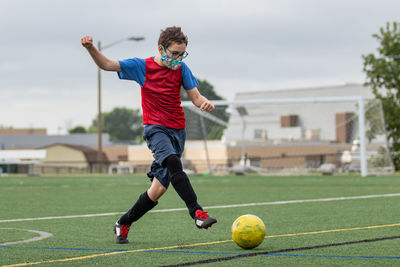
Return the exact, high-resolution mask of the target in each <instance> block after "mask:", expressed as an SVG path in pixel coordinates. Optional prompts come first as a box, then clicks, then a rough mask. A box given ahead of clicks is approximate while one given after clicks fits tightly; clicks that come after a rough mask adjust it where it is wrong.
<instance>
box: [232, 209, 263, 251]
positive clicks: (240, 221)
mask: <svg viewBox="0 0 400 267" xmlns="http://www.w3.org/2000/svg"><path fill="white" fill-rule="evenodd" d="M264 238H265V225H264V223H263V221H262V220H261V219H260V218H258V217H257V216H255V215H251V214H246V215H242V216H240V217H239V218H237V219H236V220H235V221H234V222H233V225H232V239H233V241H235V243H236V244H237V245H238V246H239V247H241V248H245V249H252V248H255V247H257V246H258V245H260V244H261V243H262V242H263V241H264Z"/></svg>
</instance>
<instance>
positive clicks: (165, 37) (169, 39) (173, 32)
mask: <svg viewBox="0 0 400 267" xmlns="http://www.w3.org/2000/svg"><path fill="white" fill-rule="evenodd" d="M173 42H175V43H178V44H185V45H187V44H188V38H187V36H186V35H185V34H184V33H183V32H182V30H181V27H177V26H172V27H168V28H166V29H165V30H161V34H160V37H159V38H158V44H159V45H162V46H164V47H168V46H170V45H171V44H172V43H173Z"/></svg>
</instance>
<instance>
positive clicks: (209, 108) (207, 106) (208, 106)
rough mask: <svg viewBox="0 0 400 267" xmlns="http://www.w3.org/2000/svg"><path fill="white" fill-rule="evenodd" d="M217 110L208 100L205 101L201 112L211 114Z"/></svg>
mask: <svg viewBox="0 0 400 267" xmlns="http://www.w3.org/2000/svg"><path fill="white" fill-rule="evenodd" d="M214 109H215V107H214V104H213V103H211V102H210V101H209V100H208V99H207V100H206V101H204V102H203V103H202V104H201V106H200V110H201V111H208V112H211V111H213V110H214Z"/></svg>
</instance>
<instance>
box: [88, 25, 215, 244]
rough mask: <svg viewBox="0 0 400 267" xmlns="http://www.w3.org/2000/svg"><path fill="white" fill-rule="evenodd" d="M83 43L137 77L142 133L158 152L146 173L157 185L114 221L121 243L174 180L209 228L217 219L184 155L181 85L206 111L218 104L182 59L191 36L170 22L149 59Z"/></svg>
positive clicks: (107, 63) (103, 64) (110, 67)
mask: <svg viewBox="0 0 400 267" xmlns="http://www.w3.org/2000/svg"><path fill="white" fill-rule="evenodd" d="M81 44H82V45H83V46H84V47H85V48H86V49H87V50H88V52H89V54H90V55H91V57H92V58H93V60H94V62H95V63H96V64H97V65H98V66H99V67H100V68H101V69H103V70H107V71H116V72H118V76H119V78H120V79H127V80H134V81H136V82H137V83H139V84H140V86H141V88H142V89H141V93H142V109H143V124H144V134H143V138H144V140H145V141H146V142H147V146H148V147H149V149H150V150H151V151H152V153H153V156H154V161H153V163H152V165H151V171H150V172H149V173H148V174H147V175H148V177H149V178H150V179H151V181H152V184H151V186H150V188H149V189H148V190H147V191H145V192H144V193H142V194H141V195H140V196H139V198H138V200H137V201H136V203H135V204H134V205H133V206H132V208H131V209H130V210H128V212H126V213H125V214H124V215H123V216H122V217H121V218H120V219H119V220H118V221H117V222H116V223H115V225H114V233H115V234H116V236H117V237H116V243H117V244H125V243H128V239H127V237H128V232H129V229H130V226H131V225H132V223H133V222H135V221H137V220H138V219H139V218H140V217H142V216H143V215H144V214H145V213H146V212H148V211H149V210H151V209H152V208H154V207H155V206H156V205H157V203H158V199H159V198H160V197H161V196H162V195H163V194H164V193H165V192H166V191H167V188H168V186H169V183H171V184H172V186H173V187H174V189H175V191H176V192H177V193H178V195H179V196H180V197H181V198H182V200H183V201H184V202H185V204H186V206H187V208H188V210H189V214H190V216H191V217H192V218H193V219H194V221H195V224H196V226H197V227H198V228H200V229H201V228H204V229H207V228H208V227H210V226H211V225H213V224H214V223H216V222H217V220H216V219H215V218H213V217H211V216H208V215H207V212H204V211H203V209H202V207H201V206H200V205H199V204H198V203H197V196H196V193H195V192H194V190H193V188H192V185H191V184H190V181H189V178H188V176H187V175H186V173H185V172H184V171H183V168H182V163H181V160H180V158H181V155H182V153H183V149H184V144H185V138H186V132H185V117H184V113H183V109H182V107H181V97H180V90H181V86H183V87H184V89H185V91H186V93H187V94H188V96H189V98H190V100H191V101H192V102H193V104H194V105H195V106H197V107H198V108H199V109H200V110H201V111H208V112H211V111H213V110H214V105H213V104H212V103H211V102H210V101H209V100H208V99H207V98H205V97H204V96H202V95H201V94H200V92H199V91H198V89H197V87H196V86H197V85H198V82H197V80H196V79H195V78H194V76H193V74H192V72H191V71H190V69H189V67H188V66H187V65H186V64H185V63H183V62H182V60H183V59H184V58H185V57H187V55H188V53H187V52H186V46H187V44H188V39H187V36H186V35H185V34H184V33H183V32H182V31H181V28H180V27H168V28H166V29H165V30H162V31H161V34H160V37H159V40H158V55H156V56H155V57H150V58H147V59H139V58H131V59H126V60H122V61H114V60H110V59H108V58H107V57H105V56H104V55H103V54H101V53H100V52H99V51H98V50H97V49H96V48H95V47H94V45H93V40H92V37H90V36H85V37H83V38H82V39H81ZM154 178H155V179H154Z"/></svg>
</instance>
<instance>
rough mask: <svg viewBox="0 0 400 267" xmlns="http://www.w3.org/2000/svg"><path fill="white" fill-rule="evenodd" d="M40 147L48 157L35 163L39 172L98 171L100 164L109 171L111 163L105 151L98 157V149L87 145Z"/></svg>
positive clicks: (105, 170)
mask: <svg viewBox="0 0 400 267" xmlns="http://www.w3.org/2000/svg"><path fill="white" fill-rule="evenodd" d="M39 149H40V150H45V151H46V157H45V158H44V159H42V160H41V162H40V163H39V164H36V165H35V172H37V173H82V172H98V171H99V167H100V166H101V167H102V170H103V172H107V170H108V166H109V165H110V161H109V160H108V158H107V155H106V154H105V153H104V152H102V153H101V154H100V158H98V155H99V154H98V150H97V149H94V148H91V147H87V146H82V145H70V144H52V145H48V146H44V147H41V148H39Z"/></svg>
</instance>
